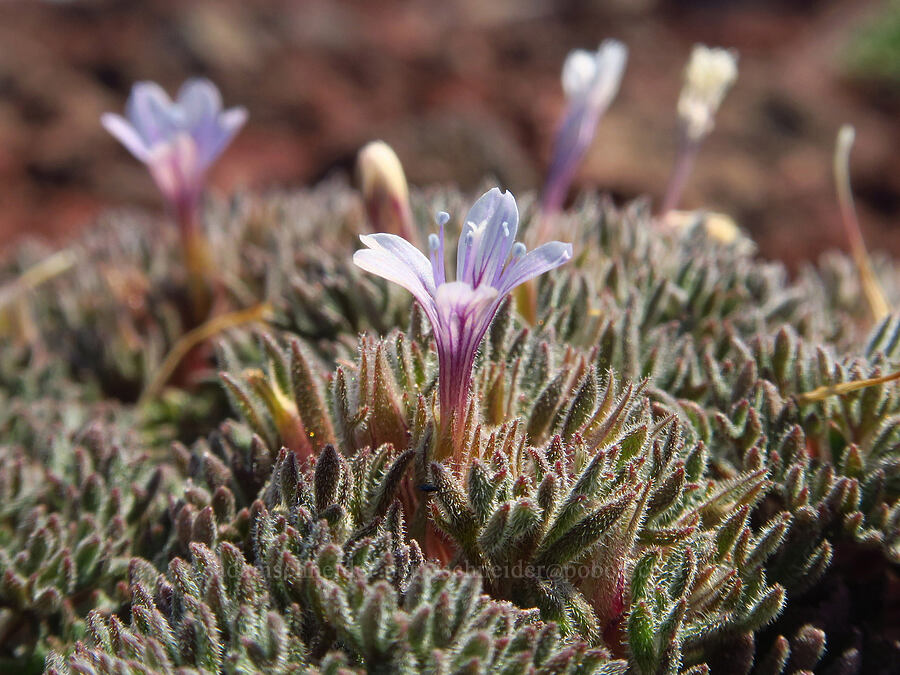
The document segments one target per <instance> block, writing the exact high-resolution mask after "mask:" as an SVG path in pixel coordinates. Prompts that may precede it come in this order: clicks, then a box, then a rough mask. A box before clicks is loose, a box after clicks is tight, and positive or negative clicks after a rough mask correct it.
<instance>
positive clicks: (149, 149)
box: [100, 78, 247, 219]
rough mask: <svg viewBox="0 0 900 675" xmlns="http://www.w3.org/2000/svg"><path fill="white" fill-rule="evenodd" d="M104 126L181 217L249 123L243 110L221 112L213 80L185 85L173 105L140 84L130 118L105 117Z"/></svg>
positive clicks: (155, 89) (127, 111)
mask: <svg viewBox="0 0 900 675" xmlns="http://www.w3.org/2000/svg"><path fill="white" fill-rule="evenodd" d="M100 120H101V122H102V123H103V126H104V127H105V128H106V130H107V131H108V132H109V133H111V134H112V135H113V136H115V137H116V138H117V139H118V140H119V142H121V143H122V145H124V146H125V147H126V148H127V149H128V151H129V152H130V153H131V154H132V155H134V156H135V157H136V158H137V159H139V160H140V161H142V162H143V163H144V164H146V165H147V168H148V169H149V170H150V174H151V175H152V176H153V180H154V181H156V185H157V186H158V187H159V189H160V192H162V194H163V196H164V197H165V198H166V201H168V202H169V204H170V206H171V207H172V208H173V210H174V211H175V213H176V215H177V216H178V217H179V219H180V218H181V217H183V216H184V215H186V212H187V211H191V210H193V209H194V208H195V207H196V204H197V200H198V199H199V197H200V193H201V192H202V189H203V181H204V177H205V175H206V171H207V170H208V169H209V167H210V166H212V164H213V162H215V160H216V159H217V158H218V157H219V155H220V154H222V152H223V151H224V150H225V148H226V147H227V146H228V144H229V143H230V142H231V139H232V138H234V136H235V134H237V132H238V131H239V130H240V128H241V127H242V126H243V125H244V123H245V122H246V121H247V111H246V110H245V109H244V108H241V107H237V108H230V109H228V110H222V96H221V94H220V93H219V90H218V89H217V88H216V86H215V85H214V84H213V83H212V82H210V81H209V80H206V79H203V78H195V79H191V80H188V81H187V82H185V83H184V85H182V87H181V89H180V90H179V92H178V96H177V98H176V99H175V100H174V101H172V100H171V99H170V98H169V96H168V94H166V92H165V91H164V90H163V89H162V87H160V86H159V85H158V84H156V83H155V82H138V83H136V84H135V85H134V87H132V89H131V94H130V95H129V97H128V102H127V103H126V104H125V117H123V116H121V115H117V114H115V113H105V114H104V115H103V116H102V117H101V118H100Z"/></svg>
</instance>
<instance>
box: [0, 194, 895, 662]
mask: <svg viewBox="0 0 900 675" xmlns="http://www.w3.org/2000/svg"><path fill="white" fill-rule="evenodd" d="M472 201H473V199H472V196H471V195H459V194H457V193H455V192H453V191H450V190H444V191H441V190H432V191H427V192H425V193H419V194H417V195H415V196H414V200H413V207H414V210H415V212H416V217H417V221H418V222H419V223H422V224H424V223H430V222H432V218H433V214H434V213H435V212H436V211H438V210H446V211H448V212H450V213H451V214H453V215H454V216H455V217H456V218H457V220H451V222H450V224H449V225H448V227H449V228H451V229H452V228H458V227H459V223H458V218H459V217H460V216H462V214H464V213H465V211H466V209H467V207H468V206H469V204H471V202H472ZM520 208H521V210H522V213H523V223H524V227H525V228H527V227H528V223H529V222H530V220H531V219H532V216H533V207H532V205H531V203H530V201H529V200H528V199H527V198H525V199H520ZM206 222H207V226H208V230H209V235H210V238H211V242H212V247H213V256H214V259H215V260H216V269H217V274H218V275H219V276H218V279H217V296H218V300H217V306H216V308H215V310H214V311H216V312H218V313H226V312H228V311H230V310H238V309H241V308H248V307H253V306H256V305H258V304H259V303H261V302H269V303H271V305H272V308H273V314H272V316H271V318H270V320H269V321H268V322H266V323H265V324H260V323H256V324H246V325H242V326H238V327H235V328H232V329H229V330H226V331H224V332H222V333H220V334H218V335H217V336H216V337H215V338H214V339H212V340H211V341H208V342H207V343H205V344H204V345H202V346H200V347H197V348H195V349H194V350H192V352H191V353H190V354H188V355H187V357H186V358H184V359H183V360H182V362H181V364H180V366H179V368H178V370H177V371H176V372H175V373H174V375H173V376H172V378H170V380H169V382H168V386H167V387H166V388H165V389H163V390H162V391H161V393H160V394H159V395H156V396H151V397H150V398H147V397H146V396H144V397H143V398H141V394H142V392H144V391H145V389H146V387H147V386H148V385H149V384H150V382H151V381H152V380H153V378H154V377H155V376H156V375H157V373H158V371H159V369H160V365H161V363H162V361H163V359H164V358H165V355H166V354H167V353H168V352H169V350H170V349H171V348H172V347H173V346H174V344H175V343H176V341H177V340H178V338H179V337H180V336H181V335H183V334H184V333H185V332H186V331H187V330H189V329H190V328H191V327H192V326H191V325H190V324H188V323H187V320H186V317H187V316H189V314H190V312H189V311H188V309H187V306H188V303H187V301H186V298H185V293H184V290H183V289H184V274H183V271H182V268H181V264H180V260H181V258H180V252H179V249H178V245H177V236H176V235H175V233H174V228H171V227H169V226H168V225H167V224H166V223H165V222H164V221H162V220H161V219H157V218H154V217H152V216H148V215H146V214H140V213H125V212H123V213H114V214H109V215H108V216H107V217H105V218H104V220H103V222H101V223H98V224H97V225H96V226H95V227H94V229H93V230H92V231H91V232H90V233H89V234H87V235H86V236H85V237H84V238H83V239H81V240H79V241H78V242H76V243H75V244H73V247H72V250H73V252H74V253H75V254H76V255H75V260H76V262H75V266H74V268H73V269H71V270H69V271H68V272H66V273H64V274H61V275H59V276H58V277H56V278H55V279H53V280H50V281H48V282H46V283H44V284H43V285H41V286H40V287H38V288H37V289H36V290H34V291H33V292H31V293H30V294H28V295H27V296H25V297H24V299H23V300H21V301H18V302H16V303H14V304H13V305H11V306H8V307H7V309H6V311H5V313H4V314H3V316H2V319H0V321H2V328H3V330H4V334H5V337H4V339H3V340H2V345H0V443H2V445H0V659H2V661H0V669H2V670H3V671H4V672H22V673H27V672H40V671H41V670H42V669H45V670H46V672H49V673H60V674H63V673H171V672H179V673H201V672H235V673H236V672H242V673H247V672H267V673H287V672H292V673H293V672H298V673H299V672H303V673H307V672H308V673H318V672H322V673H357V672H372V673H397V672H399V673H407V672H408V673H416V672H425V673H488V672H490V673H640V674H645V673H702V672H710V671H711V672H714V673H755V674H759V675H762V674H777V673H794V672H798V671H800V672H808V671H813V670H815V672H822V673H840V674H849V673H863V672H865V673H879V672H885V673H887V672H897V668H898V663H900V649H898V647H897V641H896V631H897V625H898V622H897V620H896V619H897V614H896V610H897V600H896V594H897V592H896V586H897V584H896V583H895V573H896V563H897V562H898V560H900V508H898V505H897V499H898V495H900V445H898V444H900V395H898V392H897V390H896V389H895V388H894V387H893V385H891V384H885V385H882V386H875V387H870V388H867V389H863V390H861V391H858V392H855V393H852V394H849V395H846V396H842V397H828V398H825V399H824V400H821V401H815V402H804V400H803V399H799V402H798V398H797V395H798V394H801V393H804V392H808V391H811V390H813V389H815V388H816V387H819V386H823V385H829V384H834V383H839V382H844V381H849V380H856V379H860V378H865V377H871V376H875V375H878V374H885V373H887V372H890V371H891V370H893V369H894V368H896V365H897V361H898V356H900V320H896V319H894V318H889V319H887V320H885V321H884V322H882V323H880V324H878V325H873V323H872V321H871V320H870V318H869V317H868V315H867V309H866V306H865V303H864V302H863V301H862V297H863V296H862V294H861V292H860V288H859V286H858V283H857V280H856V274H855V270H854V268H853V266H852V264H851V263H850V261H849V260H848V259H846V258H844V257H841V256H833V257H829V258H827V259H825V260H823V262H822V263H821V265H820V266H819V267H817V268H815V269H812V268H811V269H808V270H806V271H805V272H803V273H802V274H801V275H800V277H799V278H798V279H797V280H796V281H791V280H789V279H788V278H787V275H786V273H785V271H784V270H783V269H782V267H780V266H779V265H775V264H770V263H766V262H764V261H760V260H758V259H756V258H755V257H754V252H753V251H754V247H753V244H752V243H751V242H750V241H749V240H747V239H743V238H738V239H736V240H734V241H731V242H729V243H721V242H719V241H716V240H714V239H713V238H711V237H710V236H709V235H708V234H707V232H706V230H705V229H704V227H703V220H702V217H698V224H697V226H696V227H694V228H692V229H686V230H679V231H677V232H676V231H671V230H664V229H662V228H661V227H660V226H659V225H655V224H654V223H653V222H652V219H651V218H650V214H649V211H648V209H647V208H646V207H645V205H643V204H641V203H635V204H632V205H630V206H627V207H626V208H624V209H621V210H617V209H615V208H613V207H612V206H611V205H610V204H609V203H607V202H606V201H605V200H604V199H602V198H599V197H592V198H588V199H586V200H584V201H583V202H581V203H580V204H579V205H577V207H576V208H575V209H574V210H573V211H572V212H570V213H569V214H567V215H565V216H563V217H562V218H561V220H560V222H558V223H557V227H558V229H559V230H560V232H559V236H557V237H556V238H560V239H566V240H571V241H572V242H573V244H574V250H575V257H574V259H573V261H572V262H571V263H570V264H569V265H567V266H565V267H563V268H561V269H559V270H557V271H556V272H554V273H552V274H549V275H546V276H545V277H543V278H541V279H540V280H538V282H537V286H536V292H537V307H538V316H537V320H536V321H535V322H534V324H533V325H528V324H527V323H526V322H525V321H524V320H523V318H522V317H521V316H520V314H519V313H518V312H517V311H516V309H515V307H516V304H515V301H514V300H510V301H509V302H507V303H506V304H505V306H504V308H503V309H502V310H501V312H500V314H499V315H498V316H497V318H496V319H495V321H494V323H493V325H492V327H491V329H490V331H489V334H488V336H487V338H486V339H485V342H484V344H483V345H482V348H481V350H480V353H479V356H478V361H477V364H476V368H475V375H474V379H473V387H472V399H471V403H470V406H469V412H468V414H467V417H466V420H465V431H464V433H465V434H466V436H465V438H466V448H467V456H466V459H465V461H464V462H463V463H462V464H460V463H455V464H438V463H435V462H432V461H431V460H430V457H431V455H432V452H433V446H434V443H435V442H436V441H435V435H436V426H435V423H434V407H435V396H434V394H435V378H436V372H437V367H436V355H435V351H434V347H433V343H432V339H431V336H430V328H429V326H428V322H427V321H426V320H424V318H423V316H422V314H421V312H420V311H418V310H417V309H415V308H414V306H413V304H412V300H411V298H410V296H409V295H408V294H407V293H406V292H405V291H403V290H402V289H399V288H397V287H395V286H389V285H388V284H387V283H384V282H382V281H381V280H380V279H377V278H375V277H372V276H370V275H366V274H364V273H363V272H361V271H360V270H358V269H356V268H354V266H353V265H352V263H351V256H352V253H353V251H354V250H355V249H356V248H358V241H357V235H358V234H359V233H360V232H362V231H364V229H365V223H364V217H363V210H362V207H361V205H360V203H359V200H358V198H357V196H356V195H355V193H354V192H353V191H351V190H349V189H348V188H346V187H345V186H343V185H340V184H324V185H322V186H320V187H318V188H316V189H314V190H310V191H305V192H299V193H289V194H275V195H269V196H265V197H256V196H250V195H244V196H239V197H236V198H235V199H233V200H232V201H231V202H228V203H224V202H213V203H210V204H208V206H207V209H206ZM424 232H425V230H423V233H424ZM45 253H46V252H45V251H42V250H41V249H40V248H39V247H36V246H33V245H28V246H24V247H22V248H20V249H18V250H17V251H14V252H13V253H12V254H11V255H10V256H8V257H7V259H6V261H5V262H3V263H2V270H0V272H2V277H0V279H2V280H4V281H7V282H9V281H11V280H14V279H16V278H17V276H18V275H20V274H21V273H22V272H23V271H24V270H25V269H27V268H28V267H29V266H30V265H32V264H34V263H36V262H37V261H38V260H39V259H40V258H41V256H42V255H44V254H45ZM876 268H877V271H878V273H879V275H880V277H881V279H882V281H883V282H884V284H885V287H886V290H887V293H888V296H889V298H890V299H891V300H892V301H893V302H894V303H897V302H900V275H898V270H897V268H896V266H895V265H894V264H893V263H892V262H890V261H876ZM298 429H302V430H303V433H302V434H298V433H297V430H298ZM306 455H309V456H310V457H311V459H309V460H300V459H298V457H304V456H306ZM417 502H418V503H420V504H424V507H423V508H419V509H417V510H416V511H415V512H414V513H409V512H408V511H409V510H410V509H409V505H410V504H411V503H417ZM426 519H427V520H430V521H431V523H432V524H431V525H429V523H428V522H426ZM429 528H431V529H436V530H437V532H439V533H440V536H441V537H442V541H443V546H444V548H445V549H446V551H447V556H446V559H445V560H444V561H439V560H435V559H431V560H429V559H428V556H426V555H425V554H423V552H422V547H421V546H420V544H421V542H423V541H424V537H425V533H426V531H427V530H429Z"/></svg>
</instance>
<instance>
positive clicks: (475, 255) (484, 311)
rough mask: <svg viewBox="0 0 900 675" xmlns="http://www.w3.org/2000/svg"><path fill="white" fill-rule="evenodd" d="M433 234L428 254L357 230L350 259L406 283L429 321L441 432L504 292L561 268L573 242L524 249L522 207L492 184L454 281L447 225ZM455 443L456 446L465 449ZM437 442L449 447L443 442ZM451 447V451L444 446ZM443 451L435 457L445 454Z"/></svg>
mask: <svg viewBox="0 0 900 675" xmlns="http://www.w3.org/2000/svg"><path fill="white" fill-rule="evenodd" d="M448 220H449V216H448V215H447V214H444V213H442V214H441V215H440V216H439V218H438V221H439V224H440V235H437V234H431V235H430V236H429V238H428V248H429V250H430V260H429V258H427V257H426V256H425V254H423V253H422V252H421V251H419V250H418V249H417V248H416V247H415V246H413V245H412V244H410V243H409V242H408V241H406V240H405V239H403V238H402V237H398V236H396V235H392V234H384V233H379V234H371V235H360V240H361V241H362V243H363V244H365V245H366V246H367V248H366V249H363V250H360V251H357V252H356V253H355V254H354V256H353V262H354V263H356V264H357V265H358V266H359V267H361V268H362V269H364V270H366V271H368V272H371V273H372V274H377V275H378V276H380V277H383V278H385V279H387V280H388V281H393V282H394V283H396V284H399V285H400V286H403V287H404V288H405V289H407V290H408V291H409V292H410V293H412V294H413V296H414V297H415V299H416V300H417V301H418V302H419V304H420V305H421V306H422V309H423V311H424V312H425V315H426V316H427V317H428V319H429V321H430V322H431V325H432V328H433V331H434V339H435V343H436V345H437V352H438V386H439V391H438V396H439V401H440V409H441V427H442V433H443V434H447V433H449V432H450V431H451V429H452V428H453V423H452V422H453V419H454V418H457V419H460V418H461V417H462V416H463V415H464V412H465V407H466V400H467V398H468V392H469V381H470V379H471V375H472V366H473V363H474V361H475V353H476V351H477V350H478V345H479V344H480V343H481V339H482V338H483V337H484V334H485V332H486V331H487V329H488V326H490V323H491V320H492V319H493V318H494V315H495V314H496V313H497V310H498V309H499V307H500V304H501V303H502V302H503V299H504V298H505V297H506V296H507V295H508V294H509V292H510V291H512V290H513V289H514V288H515V287H516V286H518V285H520V284H522V283H524V282H526V281H528V280H530V279H534V278H535V277H537V276H539V275H541V274H543V273H544V272H548V271H550V270H552V269H554V268H556V267H559V266H560V265H562V264H563V263H565V262H566V261H568V260H569V259H570V258H571V257H572V245H571V244H565V243H563V242H559V241H553V242H549V243H546V244H543V245H542V246H539V247H538V248H536V249H534V250H533V251H530V252H526V250H525V245H524V244H522V243H521V242H517V241H516V233H517V231H518V226H519V212H518V208H517V207H516V200H515V198H514V197H513V195H512V194H511V193H510V192H501V191H500V189H499V188H493V189H492V190H490V191H488V192H486V193H485V194H484V195H482V196H481V198H480V199H479V200H478V201H477V202H475V204H474V206H472V208H471V209H470V210H469V213H468V215H467V216H466V219H465V221H464V225H463V229H462V233H461V235H460V238H459V244H458V246H457V254H456V281H449V280H448V279H447V273H446V269H445V262H444V225H445V224H446V222H447V221H448ZM457 446H458V444H457V443H455V442H454V443H453V447H454V450H453V452H454V453H458V452H459V451H460V448H458V447H457ZM439 447H443V448H446V447H448V446H447V444H446V443H442V444H439ZM444 452H446V451H444ZM444 458H445V457H438V459H444Z"/></svg>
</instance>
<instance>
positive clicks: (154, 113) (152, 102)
mask: <svg viewBox="0 0 900 675" xmlns="http://www.w3.org/2000/svg"><path fill="white" fill-rule="evenodd" d="M125 114H126V117H128V120H129V121H130V122H131V124H132V125H133V126H134V128H135V130H136V131H137V132H138V134H140V135H141V138H143V139H144V144H145V145H146V146H147V147H148V148H151V147H153V146H154V145H156V144H157V143H160V142H165V141H167V140H170V139H171V137H172V136H173V135H174V134H175V133H176V132H177V131H178V127H179V120H178V114H177V113H176V112H175V111H174V106H173V104H172V100H171V99H170V98H169V95H168V94H167V93H166V92H165V90H163V88H162V87H160V86H159V85H158V84H156V83H155V82H138V83H137V84H135V85H134V86H133V87H132V88H131V94H130V95H129V97H128V102H127V103H126V104H125Z"/></svg>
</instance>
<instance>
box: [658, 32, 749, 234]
mask: <svg viewBox="0 0 900 675" xmlns="http://www.w3.org/2000/svg"><path fill="white" fill-rule="evenodd" d="M737 75H738V69H737V52H735V51H734V50H732V49H723V48H721V47H714V48H710V47H707V46H705V45H694V49H693V51H692V52H691V56H690V59H689V60H688V64H687V67H686V68H685V71H684V86H683V87H682V89H681V94H680V96H679V98H678V122H679V133H680V135H681V138H680V139H679V144H678V156H677V157H676V159H675V167H674V169H673V170H672V177H671V178H670V179H669V185H668V187H667V188H666V195H665V197H664V198H663V203H662V208H661V209H660V212H661V214H662V215H663V216H665V215H666V214H667V213H668V212H669V211H671V210H672V209H674V208H676V207H677V206H678V202H679V201H681V194H682V192H684V186H685V184H686V183H687V179H688V176H689V175H690V174H691V170H692V169H693V167H694V160H695V159H696V156H697V151H698V150H699V149H700V144H701V143H702V142H703V139H704V138H706V137H707V136H708V135H709V132H711V131H712V129H713V126H714V124H715V116H716V112H717V111H718V110H719V106H721V105H722V100H723V99H724V98H725V94H727V93H728V90H729V89H730V88H731V86H732V85H733V84H734V82H735V80H737Z"/></svg>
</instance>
